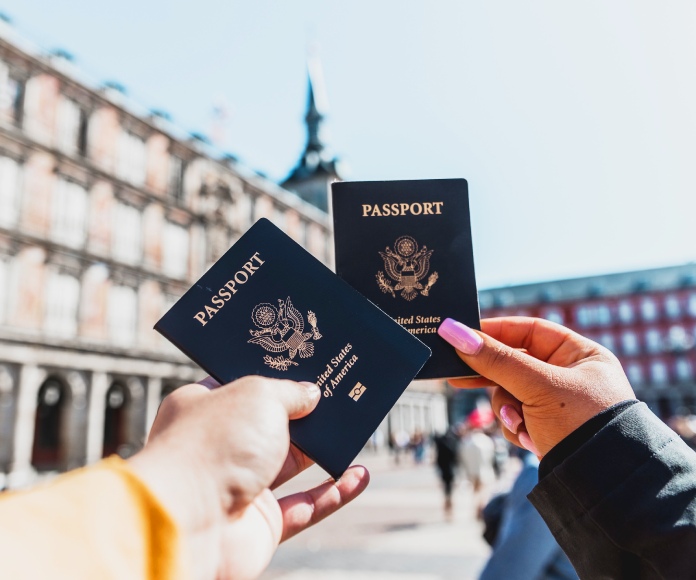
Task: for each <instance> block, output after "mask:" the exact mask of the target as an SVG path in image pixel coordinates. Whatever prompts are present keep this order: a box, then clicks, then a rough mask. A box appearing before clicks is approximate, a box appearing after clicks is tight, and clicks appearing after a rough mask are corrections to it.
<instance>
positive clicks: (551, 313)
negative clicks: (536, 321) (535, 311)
mask: <svg viewBox="0 0 696 580" xmlns="http://www.w3.org/2000/svg"><path fill="white" fill-rule="evenodd" d="M541 317H542V318H545V319H546V320H549V321H551V322H555V323H556V324H564V322H565V319H564V316H563V311H562V310H561V309H560V308H545V309H544V310H542V311H541Z"/></svg>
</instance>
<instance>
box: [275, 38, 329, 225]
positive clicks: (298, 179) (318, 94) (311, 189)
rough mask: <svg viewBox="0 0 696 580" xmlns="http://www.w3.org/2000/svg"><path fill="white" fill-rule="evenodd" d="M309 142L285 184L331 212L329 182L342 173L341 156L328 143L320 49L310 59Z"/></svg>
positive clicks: (307, 123) (287, 187) (308, 64)
mask: <svg viewBox="0 0 696 580" xmlns="http://www.w3.org/2000/svg"><path fill="white" fill-rule="evenodd" d="M307 77H308V92H307V113H306V114H305V125H306V127H307V143H306V144H305V149H304V151H303V153H302V155H301V157H300V159H299V161H298V163H297V165H296V166H295V167H294V169H293V170H292V171H291V172H290V175H289V176H288V177H287V179H286V180H285V181H284V182H283V183H282V184H281V185H282V186H283V187H285V188H286V189H289V190H291V191H294V192H295V193H297V195H299V196H300V197H301V198H302V199H304V200H306V201H308V202H309V203H312V204H314V205H316V206H317V207H318V208H320V209H323V210H324V211H328V196H329V184H330V183H331V182H332V181H334V180H336V179H337V178H338V177H339V175H338V170H337V165H338V159H336V158H335V157H331V155H330V154H329V152H328V150H327V147H326V144H325V139H326V135H325V130H324V126H323V123H324V119H325V116H326V111H327V109H328V105H327V99H326V90H325V86H324V76H323V73H322V68H321V62H320V61H319V56H318V55H317V52H316V50H310V54H309V58H308V59H307Z"/></svg>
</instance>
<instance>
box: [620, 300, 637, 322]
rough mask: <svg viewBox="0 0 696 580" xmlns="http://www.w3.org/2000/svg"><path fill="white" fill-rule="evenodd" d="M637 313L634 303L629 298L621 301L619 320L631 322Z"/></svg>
mask: <svg viewBox="0 0 696 580" xmlns="http://www.w3.org/2000/svg"><path fill="white" fill-rule="evenodd" d="M634 316H635V314H634V312H633V304H631V303H630V302H628V300H623V301H622V302H619V320H620V321H621V322H623V323H624V324H631V323H632V322H633V318H634Z"/></svg>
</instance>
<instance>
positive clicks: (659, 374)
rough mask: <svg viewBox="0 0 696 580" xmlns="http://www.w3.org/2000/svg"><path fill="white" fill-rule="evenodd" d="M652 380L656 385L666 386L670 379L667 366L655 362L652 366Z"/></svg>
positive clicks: (660, 362)
mask: <svg viewBox="0 0 696 580" xmlns="http://www.w3.org/2000/svg"><path fill="white" fill-rule="evenodd" d="M650 378H651V380H652V382H653V383H654V384H656V385H665V384H667V381H668V379H669V376H668V373H667V365H666V364H665V363H664V362H662V361H660V360H656V361H653V362H652V364H651V365H650Z"/></svg>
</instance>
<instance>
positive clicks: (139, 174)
mask: <svg viewBox="0 0 696 580" xmlns="http://www.w3.org/2000/svg"><path fill="white" fill-rule="evenodd" d="M146 172H147V166H146V148H145V141H144V140H143V139H142V138H140V137H138V136H137V135H135V134H133V133H130V132H129V131H122V132H121V136H120V139H119V146H118V166H117V171H116V173H117V175H118V176H119V177H120V178H121V179H123V180H125V181H128V182H130V183H132V184H133V185H143V184H144V183H145V175H146Z"/></svg>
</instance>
